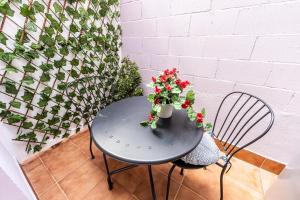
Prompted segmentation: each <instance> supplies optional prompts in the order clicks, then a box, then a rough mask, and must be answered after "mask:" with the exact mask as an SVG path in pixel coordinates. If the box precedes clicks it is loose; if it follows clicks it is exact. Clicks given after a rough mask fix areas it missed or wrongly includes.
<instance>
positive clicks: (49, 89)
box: [41, 86, 52, 96]
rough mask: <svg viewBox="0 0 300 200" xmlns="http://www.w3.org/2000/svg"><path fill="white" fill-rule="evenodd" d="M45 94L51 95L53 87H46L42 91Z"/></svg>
mask: <svg viewBox="0 0 300 200" xmlns="http://www.w3.org/2000/svg"><path fill="white" fill-rule="evenodd" d="M41 92H42V93H43V94H45V95H48V96H49V95H50V94H51V93H52V88H51V87H49V86H48V87H45V88H44V89H43V90H42V91H41Z"/></svg>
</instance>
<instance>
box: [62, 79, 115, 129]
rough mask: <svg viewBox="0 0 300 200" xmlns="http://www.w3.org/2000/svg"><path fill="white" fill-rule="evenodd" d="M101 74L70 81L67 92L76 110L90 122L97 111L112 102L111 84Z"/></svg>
mask: <svg viewBox="0 0 300 200" xmlns="http://www.w3.org/2000/svg"><path fill="white" fill-rule="evenodd" d="M104 81H105V78H104V77H101V76H89V77H84V78H80V79H77V80H74V81H72V82H70V83H68V85H67V87H66V90H65V91H66V94H67V97H68V98H69V100H70V101H71V102H72V105H73V106H74V107H75V112H76V114H78V116H79V117H81V118H84V119H85V124H88V125H89V123H90V122H91V121H92V120H93V119H94V117H95V116H96V114H97V112H98V111H99V110H100V109H102V108H104V107H105V106H106V105H108V104H110V103H111V102H112V98H111V93H110V90H111V86H110V85H109V84H108V83H106V82H104Z"/></svg>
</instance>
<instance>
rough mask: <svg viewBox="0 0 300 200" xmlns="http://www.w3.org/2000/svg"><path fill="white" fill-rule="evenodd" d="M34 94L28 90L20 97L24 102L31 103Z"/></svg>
mask: <svg viewBox="0 0 300 200" xmlns="http://www.w3.org/2000/svg"><path fill="white" fill-rule="evenodd" d="M33 96H34V94H33V93H32V92H30V91H29V90H24V95H23V96H22V99H23V100H24V101H31V100H32V99H33Z"/></svg>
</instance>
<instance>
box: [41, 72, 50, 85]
mask: <svg viewBox="0 0 300 200" xmlns="http://www.w3.org/2000/svg"><path fill="white" fill-rule="evenodd" d="M50 79H51V77H50V74H49V73H48V72H43V73H42V75H41V77H40V81H41V82H43V83H45V82H49V81H50Z"/></svg>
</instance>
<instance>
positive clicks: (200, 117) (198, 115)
mask: <svg viewBox="0 0 300 200" xmlns="http://www.w3.org/2000/svg"><path fill="white" fill-rule="evenodd" d="M196 121H197V123H202V122H203V115H202V113H198V114H197V116H196Z"/></svg>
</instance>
